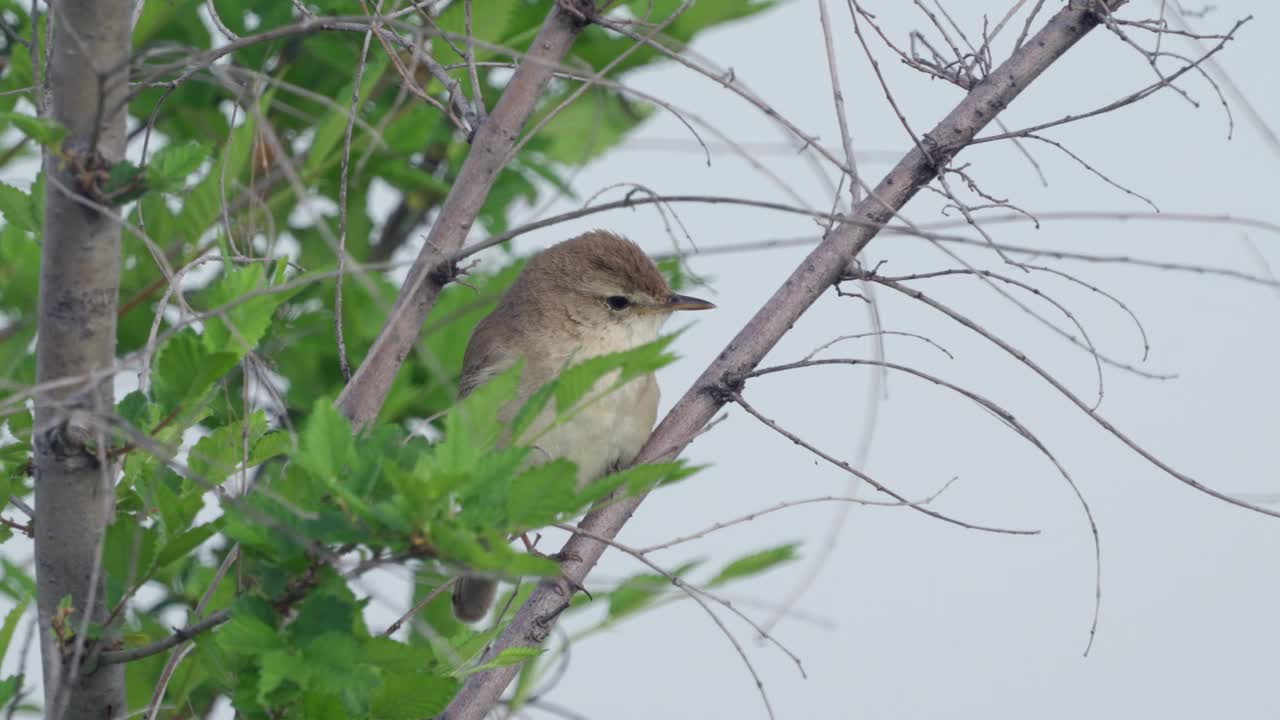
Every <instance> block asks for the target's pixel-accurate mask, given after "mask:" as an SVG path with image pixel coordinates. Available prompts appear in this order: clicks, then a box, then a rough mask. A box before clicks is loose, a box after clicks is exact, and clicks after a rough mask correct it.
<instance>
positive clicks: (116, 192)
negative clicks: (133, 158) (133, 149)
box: [102, 160, 146, 206]
mask: <svg viewBox="0 0 1280 720" xmlns="http://www.w3.org/2000/svg"><path fill="white" fill-rule="evenodd" d="M145 190H146V186H145V185H143V182H142V168H140V167H138V166H137V165H134V164H133V163H131V162H129V161H128V160H120V161H118V162H115V163H112V165H111V169H110V170H108V171H107V181H106V182H105V183H103V184H102V194H103V196H104V197H106V199H107V200H108V201H110V202H111V204H112V205H117V206H119V205H123V204H125V203H127V202H129V201H131V200H134V199H137V198H139V197H141V196H142V193H143V192H145Z"/></svg>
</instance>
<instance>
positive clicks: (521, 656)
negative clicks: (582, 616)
mask: <svg viewBox="0 0 1280 720" xmlns="http://www.w3.org/2000/svg"><path fill="white" fill-rule="evenodd" d="M544 652H546V649H545V648H540V647H509V648H505V649H503V651H502V652H500V653H498V655H497V656H496V657H494V658H493V659H492V660H490V661H489V662H486V663H482V664H480V665H477V666H475V667H473V668H470V669H468V670H466V671H465V672H464V673H463V677H465V676H467V675H473V674H475V673H478V672H481V671H483V670H492V669H494V668H500V667H507V666H508V665H519V664H520V663H522V662H525V661H527V660H531V659H533V658H536V657H538V656H539V655H541V654H542V653H544Z"/></svg>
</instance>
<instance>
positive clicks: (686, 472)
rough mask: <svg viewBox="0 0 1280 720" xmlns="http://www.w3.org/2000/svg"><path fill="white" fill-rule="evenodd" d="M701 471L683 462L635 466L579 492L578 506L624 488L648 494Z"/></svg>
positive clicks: (601, 479)
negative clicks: (659, 487) (661, 486)
mask: <svg viewBox="0 0 1280 720" xmlns="http://www.w3.org/2000/svg"><path fill="white" fill-rule="evenodd" d="M701 469H702V467H701V466H691V465H686V464H685V462H684V461H683V460H676V461H675V462H669V463H650V464H647V465H634V466H632V467H629V468H624V469H622V470H619V471H618V472H615V473H611V474H609V475H606V476H604V477H602V478H600V479H599V480H596V481H595V482H592V483H590V484H588V485H587V486H586V487H584V488H582V489H581V490H579V491H578V505H579V506H583V505H589V504H591V503H594V502H596V501H598V500H600V499H602V498H605V497H607V496H608V495H609V494H610V493H612V492H614V491H615V490H617V489H618V488H623V487H625V488H626V489H627V492H628V493H629V494H631V493H637V492H646V491H649V490H652V489H654V488H656V487H658V486H660V485H667V484H670V483H673V482H678V481H680V480H684V479H685V478H688V477H690V476H691V475H693V474H694V473H696V472H698V470H701Z"/></svg>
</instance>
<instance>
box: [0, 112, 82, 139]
mask: <svg viewBox="0 0 1280 720" xmlns="http://www.w3.org/2000/svg"><path fill="white" fill-rule="evenodd" d="M0 121H5V122H8V123H10V124H11V125H13V126H14V127H15V128H17V129H18V132H20V133H22V134H23V135H26V136H27V137H29V138H31V139H32V140H35V141H36V142H38V143H40V144H41V145H44V146H46V147H51V146H54V145H57V144H58V143H60V142H62V138H64V137H66V136H67V129H66V128H65V127H63V126H62V124H61V123H58V122H55V121H53V120H50V119H49V118H39V117H35V116H33V115H24V114H23V113H18V112H5V113H0Z"/></svg>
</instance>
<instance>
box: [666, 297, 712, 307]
mask: <svg viewBox="0 0 1280 720" xmlns="http://www.w3.org/2000/svg"><path fill="white" fill-rule="evenodd" d="M715 307H716V306H715V305H714V304H712V303H709V302H707V301H706V300H701V299H699V298H696V297H690V296H688V295H672V296H671V297H669V298H667V303H666V307H664V308H663V309H664V310H714V309H715Z"/></svg>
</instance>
